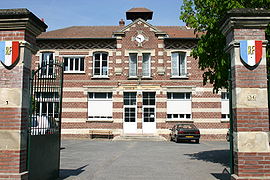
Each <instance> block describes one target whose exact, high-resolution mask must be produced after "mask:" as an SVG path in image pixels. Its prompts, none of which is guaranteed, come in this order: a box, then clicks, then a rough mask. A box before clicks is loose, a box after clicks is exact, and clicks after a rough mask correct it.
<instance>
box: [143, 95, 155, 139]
mask: <svg viewBox="0 0 270 180" xmlns="http://www.w3.org/2000/svg"><path fill="white" fill-rule="evenodd" d="M142 131H143V134H155V133H156V93H155V92H143V119H142Z"/></svg>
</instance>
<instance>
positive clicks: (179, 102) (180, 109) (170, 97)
mask: <svg viewBox="0 0 270 180" xmlns="http://www.w3.org/2000/svg"><path fill="white" fill-rule="evenodd" d="M167 119H168V120H191V93H190V92H168V93H167Z"/></svg>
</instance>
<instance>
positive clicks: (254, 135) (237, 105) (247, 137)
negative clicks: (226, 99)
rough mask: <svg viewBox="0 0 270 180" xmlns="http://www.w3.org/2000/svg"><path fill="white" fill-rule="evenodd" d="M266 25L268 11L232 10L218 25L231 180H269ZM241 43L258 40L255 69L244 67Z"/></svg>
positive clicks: (269, 16)
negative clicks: (227, 62)
mask: <svg viewBox="0 0 270 180" xmlns="http://www.w3.org/2000/svg"><path fill="white" fill-rule="evenodd" d="M269 22H270V11H267V10H263V9H233V10H231V11H229V12H228V13H227V16H226V18H225V19H224V21H223V24H222V26H221V30H222V32H223V34H224V35H225V36H226V42H227V48H226V51H227V52H228V53H229V54H230V58H231V73H232V79H231V80H232V110H233V114H232V116H233V154H234V162H233V163H234V174H232V176H231V179H241V180H243V179H249V180H252V179H270V148H269V114H268V96H267V69H266V43H267V41H266V40H265V29H266V27H267V25H268V23H269ZM242 40H257V41H262V59H261V61H260V63H259V64H258V65H257V66H252V67H251V66H249V65H247V64H245V63H244V62H243V59H245V58H243V57H242V58H241V57H240V41H242ZM242 42H243V41H242ZM241 48H242V46H241ZM242 54H243V53H242ZM241 56H242V55H241Z"/></svg>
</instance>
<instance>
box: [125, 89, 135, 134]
mask: <svg viewBox="0 0 270 180" xmlns="http://www.w3.org/2000/svg"><path fill="white" fill-rule="evenodd" d="M123 129H124V133H125V134H136V133H137V102H136V92H124V123H123Z"/></svg>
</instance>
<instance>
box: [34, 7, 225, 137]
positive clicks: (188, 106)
mask: <svg viewBox="0 0 270 180" xmlns="http://www.w3.org/2000/svg"><path fill="white" fill-rule="evenodd" d="M152 15H153V12H152V11H150V10H149V9H146V8H133V9H130V10H129V11H127V12H126V18H127V20H132V22H131V23H130V24H127V25H125V22H124V21H123V20H121V21H120V22H119V25H118V26H72V27H68V28H64V29H59V30H54V31H50V32H45V33H42V34H41V35H40V36H38V38H37V45H38V46H39V48H40V50H39V51H38V52H37V54H36V55H35V56H33V67H35V68H36V69H37V68H38V66H42V64H45V63H50V62H63V63H64V73H65V75H64V89H63V113H62V134H63V136H77V137H86V136H88V133H89V130H91V129H106V130H108V129H110V130H112V131H113V134H114V135H115V136H116V135H124V134H156V135H162V136H167V135H168V134H169V130H168V129H169V128H171V127H172V126H173V125H174V124H175V123H179V122H192V123H194V124H195V125H196V126H197V127H198V128H199V129H200V131H201V134H202V138H204V139H224V138H225V134H226V132H227V129H228V124H229V118H228V114H229V108H228V104H229V103H228V95H227V93H226V91H224V92H220V93H219V94H213V93H212V87H211V86H209V85H208V86H203V84H202V73H203V72H202V71H200V70H199V68H198V62H197V60H195V59H194V58H192V57H191V55H190V53H191V49H192V48H193V47H194V46H196V43H197V41H198V38H197V36H196V35H195V34H194V30H193V29H190V28H188V27H185V26H183V27H181V26H153V25H151V24H150V23H149V22H148V20H151V19H152ZM44 73H45V74H49V73H52V72H51V71H50V69H47V70H45V71H44ZM44 96H46V95H44ZM50 96H55V95H54V94H52V95H50ZM54 106H57V104H56V103H54V102H51V101H48V102H47V103H42V104H40V105H39V111H40V113H41V114H47V113H54V112H53V111H54Z"/></svg>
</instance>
